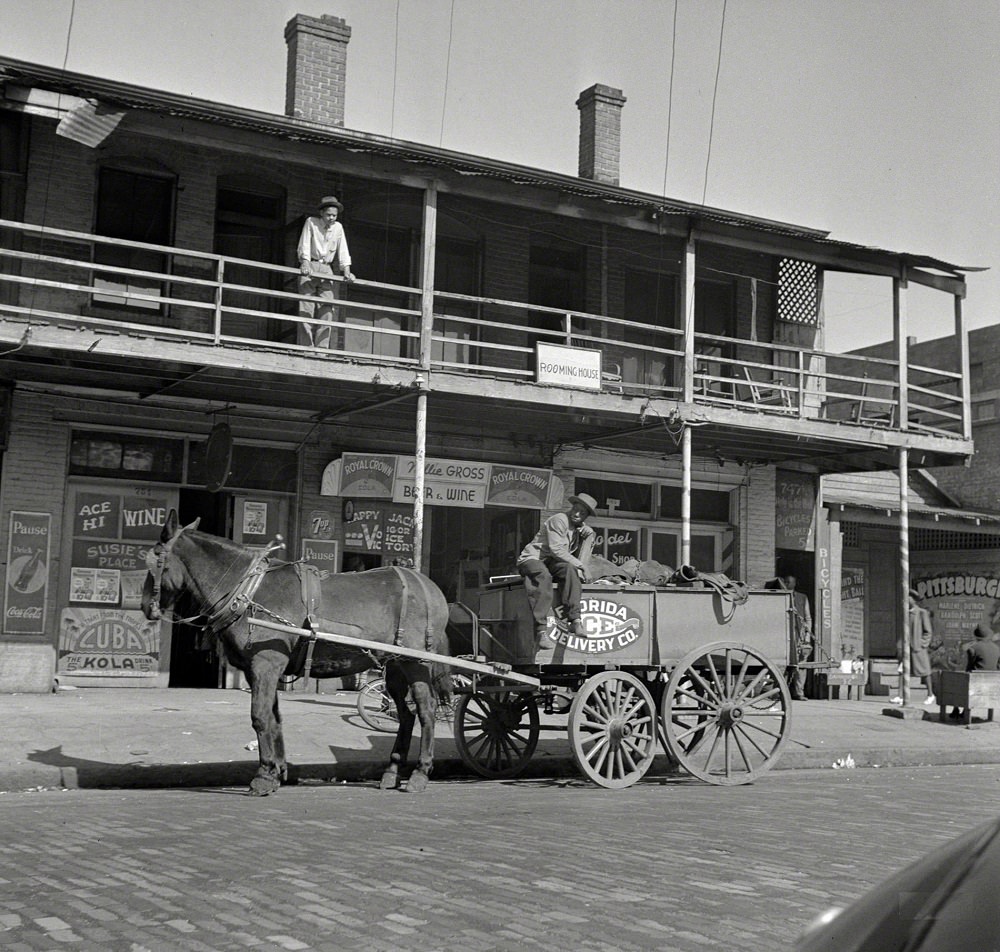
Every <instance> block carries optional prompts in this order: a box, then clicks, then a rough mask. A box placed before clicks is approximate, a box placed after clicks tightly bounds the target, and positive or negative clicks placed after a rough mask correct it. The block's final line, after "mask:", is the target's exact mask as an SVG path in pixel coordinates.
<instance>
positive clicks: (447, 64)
mask: <svg viewBox="0 0 1000 952" xmlns="http://www.w3.org/2000/svg"><path fill="white" fill-rule="evenodd" d="M454 29H455V0H451V12H450V13H449V14H448V53H447V55H446V56H445V60H444V96H443V97H442V99H441V132H440V133H439V135H438V148H439V149H440V148H441V147H442V144H443V143H444V114H445V110H446V109H447V108H448V74H449V73H450V71H451V38H452V35H453V33H454Z"/></svg>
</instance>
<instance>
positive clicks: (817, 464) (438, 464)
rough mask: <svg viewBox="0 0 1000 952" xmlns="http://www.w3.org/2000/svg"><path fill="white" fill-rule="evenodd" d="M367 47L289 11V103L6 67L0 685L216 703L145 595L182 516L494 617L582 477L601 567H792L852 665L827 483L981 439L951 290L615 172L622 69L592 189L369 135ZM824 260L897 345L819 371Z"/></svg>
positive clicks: (585, 175)
mask: <svg viewBox="0 0 1000 952" xmlns="http://www.w3.org/2000/svg"><path fill="white" fill-rule="evenodd" d="M349 39H350V28H349V26H348V25H347V24H345V23H344V22H343V21H342V20H340V19H338V18H336V17H320V18H314V17H307V16H297V17H295V18H293V19H292V21H290V23H289V24H288V27H287V30H286V42H287V46H288V96H287V104H286V115H284V116H278V115H272V114H266V113H261V112H256V111H253V110H247V109H238V108H234V107H231V106H227V105H225V104H221V103H216V102H208V101H204V100H198V99H193V98H191V97H186V96H180V95H176V94H172V93H167V92H162V91H158V90H152V89H145V88H139V87H135V86H129V85H125V84H122V83H117V82H111V81H108V80H105V79H101V78H100V77H94V76H83V75H78V74H73V73H67V72H65V71H62V70H58V69H50V68H46V67H42V66H37V65H34V64H30V63H24V62H19V61H13V60H9V59H0V135H2V138H0V143H2V148H0V381H3V387H4V390H3V397H4V399H3V404H2V412H3V432H4V434H5V452H4V456H3V469H2V482H0V523H2V525H3V526H4V530H5V533H6V539H7V544H6V546H5V547H4V550H3V553H2V558H3V559H4V579H5V585H4V592H5V603H4V616H3V617H4V622H3V631H2V633H0V691H12V690H19V691H24V690H34V691H37V690H48V688H49V686H50V684H51V681H52V678H53V676H56V677H58V678H59V679H60V681H61V682H62V683H76V684H85V685H113V684H127V685H145V684H172V685H188V684H211V685H215V684H216V683H218V678H219V671H218V665H217V659H216V658H215V657H214V654H213V646H212V645H211V644H207V643H202V642H201V641H200V639H199V638H198V636H197V634H196V633H193V632H192V631H191V630H190V629H185V628H184V627H182V626H179V627H178V629H177V630H176V631H171V630H170V628H169V627H168V625H167V624H166V623H163V625H162V627H161V625H160V623H149V622H147V621H146V620H145V619H144V618H143V616H142V615H141V613H140V612H139V611H138V599H139V587H140V586H141V584H142V581H143V578H144V576H145V568H144V562H143V556H144V553H145V551H146V549H148V547H149V545H150V543H151V542H152V541H153V540H155V538H156V537H157V534H158V526H159V524H160V523H161V522H162V518H163V516H164V514H165V512H166V511H167V510H169V509H170V508H172V507H176V508H178V509H179V510H180V514H181V518H182V519H183V520H184V521H186V522H187V521H191V520H193V519H194V518H196V517H199V518H200V519H201V526H202V528H204V529H207V530H208V531H211V532H216V533H217V534H220V535H227V536H230V537H232V538H235V539H237V540H239V541H242V542H244V543H247V544H250V545H264V544H266V543H267V542H268V541H269V540H270V539H272V538H273V537H274V535H276V534H278V533H280V534H282V535H283V536H284V538H285V539H286V540H287V544H288V549H289V557H290V558H299V557H305V558H308V559H310V560H312V561H314V562H317V563H320V564H321V565H323V566H324V567H326V568H328V569H331V570H335V571H336V570H342V569H345V568H355V567H359V566H371V565H376V564H382V563H387V562H391V561H393V560H407V561H412V562H414V563H415V564H416V565H417V566H418V567H420V568H421V569H422V570H423V571H425V572H426V573H427V574H429V575H430V576H431V577H432V578H433V579H434V580H435V581H436V582H438V583H439V584H440V585H441V587H442V588H443V589H444V590H445V592H446V594H448V595H449V597H452V598H461V599H462V600H463V601H468V602H474V600H475V594H476V591H477V590H478V589H479V588H480V587H481V586H482V584H483V582H484V581H485V580H487V579H488V578H489V577H490V576H493V575H501V574H506V573H508V572H510V571H511V569H512V567H513V564H514V560H515V558H516V555H517V552H518V551H519V549H520V547H521V546H522V544H523V542H524V541H525V539H526V538H528V537H529V536H530V535H531V533H532V532H533V531H534V529H535V527H536V526H537V525H538V521H539V519H540V518H541V517H542V516H543V515H544V514H546V513H548V512H550V511H552V510H554V509H558V508H561V506H562V505H563V500H564V498H565V495H566V494H567V493H569V492H573V491H577V492H579V491H586V492H588V493H590V494H591V495H593V496H594V497H595V498H596V499H597V500H598V502H599V513H598V517H597V518H596V519H595V520H594V524H595V525H596V527H597V528H598V529H599V536H600V541H599V547H598V549H599V552H600V554H602V555H604V556H606V557H607V558H609V559H612V560H618V561H620V560H624V559H626V558H630V557H636V558H639V559H655V560H657V561H659V562H661V563H664V564H667V565H671V566H678V565H680V564H685V563H690V564H694V565H695V566H696V567H698V568H700V569H702V570H707V571H724V572H727V573H728V574H730V575H732V576H734V577H739V578H742V579H746V580H747V581H749V582H751V583H755V584H756V583H762V582H763V581H764V580H765V579H768V578H770V577H772V576H773V574H774V572H775V565H776V560H780V561H781V562H782V564H784V565H788V566H793V567H794V569H795V571H796V572H797V574H798V575H799V576H800V578H802V579H803V581H804V583H805V585H806V588H807V590H808V591H809V592H810V593H811V594H812V596H813V600H814V604H815V605H816V608H817V611H816V614H817V616H818V618H819V622H820V631H821V634H822V637H823V639H824V643H825V644H826V645H827V646H828V647H829V646H831V645H832V644H833V625H834V614H833V608H832V606H833V605H835V604H836V603H837V600H838V598H839V587H838V586H839V578H840V552H839V550H838V549H837V548H836V547H832V546H831V544H830V540H829V539H828V538H827V537H826V534H825V533H826V528H825V526H826V524H825V523H824V522H823V521H822V520H817V519H816V518H815V515H816V508H817V505H818V504H819V503H820V499H819V497H818V494H817V486H818V477H819V476H820V475H822V474H828V473H838V472H856V471H872V472H879V471H893V470H895V469H896V468H897V467H899V466H900V465H901V464H902V465H904V466H905V465H906V461H907V460H909V459H910V458H911V457H912V458H913V459H914V463H913V465H919V466H932V465H933V466H949V465H953V464H955V463H960V462H962V461H963V460H965V459H966V458H967V457H968V456H969V455H970V453H971V452H972V442H971V423H970V414H969V398H968V378H967V373H966V367H967V364H968V359H967V352H966V339H967V338H966V333H965V328H964V319H963V316H962V300H963V298H964V296H965V279H964V276H963V271H962V269H961V268H960V267H958V266H955V265H952V264H949V263H947V262H943V261H939V260H937V259H934V258H931V257H928V256H926V255H913V254H908V253H900V252H893V251H888V250H881V249H873V248H870V247H862V246H858V245H854V244H850V243H845V242H839V241H836V240H834V239H832V238H831V237H830V236H829V235H828V234H827V233H826V232H824V231H822V230H818V229H814V228H808V227H803V226H798V225H793V224H789V223H785V222H777V221H770V220H765V219H760V218H756V217H752V216H746V215H742V214H739V213H738V212H733V211H727V210H724V209H718V208H711V207H705V206H701V205H696V204H691V203H684V202H678V201H674V200H671V199H668V198H666V197H664V196H662V195H653V194H648V193H642V192H637V191H634V190H630V189H628V188H627V187H624V186H622V185H621V184H620V183H619V181H618V156H619V143H618V131H619V129H620V123H621V121H623V116H624V115H625V113H624V112H623V110H624V109H625V106H626V102H625V97H624V95H623V94H622V92H621V91H620V90H616V89H611V88H609V87H605V86H600V85H595V86H592V87H590V88H589V89H587V90H584V91H583V92H582V93H581V96H580V98H579V100H578V102H577V104H576V105H577V108H578V109H579V114H580V167H579V174H578V175H576V176H572V175H565V174H561V173H554V172H549V171H545V170H539V169H533V168H527V167H523V166H519V165H516V164H512V163H509V162H500V161H496V160H493V159H490V158H488V157H482V156H473V155H466V154H461V153H456V152H452V151H449V150H444V149H440V148H435V147H432V146H427V145H422V144H418V143H411V142H403V141H399V140H395V139H390V138H386V137H384V136H379V135H373V134H367V133H360V132H356V131H352V130H348V129H345V128H344V127H343V116H344V111H343V104H344V95H345V92H346V90H347V88H348V85H349V84H348V83H347V80H346V77H347V71H346V65H347V46H348V42H349ZM567 107H568V108H572V104H567ZM329 194H333V195H336V196H338V197H339V199H340V200H341V201H342V202H343V205H344V212H343V216H342V220H343V222H344V224H345V227H346V231H347V235H348V239H349V244H350V249H351V253H352V257H353V259H354V265H353V270H354V272H355V274H356V275H357V276H358V278H359V280H358V281H357V282H355V283H354V284H352V285H350V286H349V287H346V288H344V289H343V294H342V298H341V301H340V303H339V305H338V310H337V314H336V319H335V322H334V325H333V327H334V334H333V339H332V342H331V345H330V347H329V348H318V347H314V346H311V345H302V344H299V343H298V342H297V333H296V332H297V329H298V327H299V325H300V324H301V322H302V321H303V320H305V318H303V317H301V316H300V314H301V311H300V306H301V305H302V303H303V301H302V298H301V296H300V295H299V294H298V291H297V283H296V278H297V275H298V267H297V261H296V254H295V246H296V241H297V239H298V236H299V232H300V229H301V226H302V222H303V220H304V217H305V216H307V215H310V214H314V213H315V210H316V204H317V200H318V199H319V197H320V196H323V195H329ZM831 271H846V272H854V273H862V274H869V275H876V276H878V277H880V278H881V279H883V280H885V281H886V282H889V283H891V285H892V287H893V293H894V295H895V298H894V299H895V301H896V304H897V307H896V345H895V347H894V350H893V353H892V354H891V356H889V357H888V358H884V359H881V358H880V359H878V360H876V359H874V358H870V357H846V356H842V355H841V356H839V357H837V360H836V363H834V362H833V361H832V355H830V354H828V353H827V352H826V351H825V350H824V339H825V333H826V316H825V314H824V311H823V306H822V300H823V295H822V291H823V281H824V276H825V274H826V273H828V272H831ZM911 283H916V284H920V285H923V286H926V287H930V288H933V289H936V290H937V291H939V292H940V293H941V294H943V295H946V296H948V297H950V298H952V299H953V301H954V315H955V319H954V322H953V324H952V325H951V326H950V327H948V328H944V329H942V332H943V333H948V334H949V335H950V336H949V338H948V340H949V346H950V349H951V364H950V369H948V370H946V371H942V372H937V371H936V372H935V373H934V374H933V375H930V374H928V372H927V371H926V370H925V369H922V368H921V367H920V366H919V365H917V364H915V363H914V362H913V361H911V360H910V358H909V355H908V352H907V333H906V291H907V287H908V286H909V285H910V284H911ZM871 377H878V378H879V380H880V383H881V385H882V387H883V392H882V394H881V396H880V397H879V398H878V399H880V400H881V401H882V406H883V407H884V408H891V409H892V419H891V420H889V421H888V422H886V421H875V420H873V419H871V418H870V417H869V416H867V415H866V414H865V413H863V412H861V411H862V410H863V409H864V407H865V406H866V405H867V404H869V403H870V397H871V394H870V393H869V383H868V381H869V379H870V378H871ZM915 405H920V407H921V409H920V410H919V413H912V412H911V410H912V408H913V407H914V406H915Z"/></svg>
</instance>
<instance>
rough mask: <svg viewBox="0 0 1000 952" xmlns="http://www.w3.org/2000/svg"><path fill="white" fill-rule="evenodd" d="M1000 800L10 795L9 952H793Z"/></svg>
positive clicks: (881, 790) (948, 792)
mask: <svg viewBox="0 0 1000 952" xmlns="http://www.w3.org/2000/svg"><path fill="white" fill-rule="evenodd" d="M998 783H1000V767H997V766H992V765H991V766H978V767H948V768H928V767H925V768H891V769H880V770H845V771H837V772H834V771H818V770H796V771H773V772H771V773H769V774H767V775H766V776H765V777H764V778H762V779H761V780H760V781H758V782H757V783H755V784H752V785H749V786H745V787H728V788H726V787H713V786H708V785H706V784H702V783H699V782H697V781H694V780H692V779H690V778H668V779H664V780H660V781H645V782H643V783H641V784H638V785H636V786H635V787H632V788H630V789H628V790H621V791H606V790H601V789H598V788H596V787H593V786H591V785H589V784H586V783H584V782H583V781H580V780H559V781H554V780H542V781H510V782H492V783H486V782H463V781H453V782H447V783H437V784H434V785H432V786H431V788H429V790H428V792H427V793H425V794H423V795H421V796H412V795H407V794H405V793H399V792H388V793H381V792H380V791H378V790H377V789H375V787H374V785H373V784H367V785H366V784H321V783H310V784H304V785H301V786H298V787H294V788H287V789H285V790H282V791H281V792H280V793H279V794H278V795H277V796H275V797H271V798H267V799H254V798H250V797H247V796H245V795H244V794H243V793H242V791H239V790H233V789H227V788H218V789H186V790H131V791H80V790H76V791H62V792H56V791H50V792H44V793H26V794H5V795H3V796H0V821H2V822H3V826H4V829H5V831H6V832H5V836H4V839H3V842H2V843H0V883H2V886H3V888H2V889H0V947H2V948H3V949H4V950H5V952H29V950H30V952H35V950H51V949H55V948H66V947H70V948H76V949H81V950H91V949H93V950H102V952H105V950H119V949H121V950H126V949H127V950H130V952H154V950H155V952H175V950H176V952H197V950H204V952H230V950H244V949H265V950H268V952H270V950H275V949H289V950H319V952H334V950H337V952H352V950H366V952H379V950H385V952H389V950H427V952H433V950H439V949H440V950H445V949H447V950H449V952H450V950H454V949H462V950H472V952H474V950H482V952H490V950H519V952H522V950H531V949H546V950H548V949H552V948H564V949H581V950H597V949H603V950H608V949H611V950H622V952H630V950H645V949H654V948H655V949H658V950H661V952H706V950H719V952H750V950H753V952H760V950H762V949H766V950H768V952H783V950H786V949H789V948H790V947H791V944H792V942H793V940H794V937H795V936H796V935H797V934H798V933H799V932H800V931H801V929H802V928H803V927H804V925H805V924H806V923H807V922H808V921H809V920H810V919H811V918H812V916H813V915H814V914H815V913H817V912H819V911H821V910H823V909H825V908H826V907H828V906H829V905H832V904H838V903H841V904H842V903H846V902H847V901H849V900H851V899H853V898H855V897H857V896H858V895H860V894H861V893H862V892H863V891H864V890H865V889H867V888H868V887H869V886H871V885H873V884H874V883H876V882H877V881H879V880H880V879H882V878H883V877H884V876H886V875H887V874H889V873H890V872H892V871H894V870H896V869H898V868H901V867H902V866H904V865H906V864H908V863H909V862H911V861H913V860H915V859H917V858H919V857H920V856H922V855H923V854H924V853H926V852H927V851H929V850H931V849H933V848H934V846H935V845H939V844H942V843H944V842H946V841H947V840H949V839H951V838H952V837H953V836H955V835H957V834H958V833H960V832H964V831H965V830H966V829H968V828H969V827H970V826H972V825H975V823H976V822H978V819H976V818H970V816H969V810H968V805H969V804H980V803H989V802H992V800H993V799H994V798H995V795H996V789H997V785H998Z"/></svg>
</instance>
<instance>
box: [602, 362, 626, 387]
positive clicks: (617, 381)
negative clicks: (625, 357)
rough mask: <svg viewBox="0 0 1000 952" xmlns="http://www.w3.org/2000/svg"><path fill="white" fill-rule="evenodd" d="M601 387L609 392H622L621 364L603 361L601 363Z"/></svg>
mask: <svg viewBox="0 0 1000 952" xmlns="http://www.w3.org/2000/svg"><path fill="white" fill-rule="evenodd" d="M601 389H602V390H607V391H608V392H609V393H622V392H623V387H622V368H621V364H616V363H612V362H611V361H607V360H605V361H603V363H602V364H601Z"/></svg>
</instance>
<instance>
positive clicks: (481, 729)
mask: <svg viewBox="0 0 1000 952" xmlns="http://www.w3.org/2000/svg"><path fill="white" fill-rule="evenodd" d="M582 609H583V611H582V621H583V625H584V627H585V629H586V632H587V635H586V637H579V636H577V635H574V634H573V633H572V631H571V629H570V628H569V626H564V625H562V624H559V623H558V621H557V620H555V619H553V623H552V624H551V625H550V626H549V630H548V632H547V634H546V637H545V639H544V643H543V646H542V650H541V651H540V652H538V653H536V652H535V640H534V621H533V619H532V616H531V611H530V608H529V606H528V603H527V598H526V596H525V592H524V587H523V585H522V583H521V581H520V579H509V580H505V581H500V582H498V583H496V584H491V585H489V586H488V587H487V588H486V589H485V591H484V592H483V593H482V596H481V598H480V601H479V606H478V611H477V612H473V611H472V610H470V609H468V608H466V607H465V606H462V605H456V606H453V607H452V615H453V625H452V627H453V633H452V640H453V646H452V647H453V650H456V647H457V648H458V651H459V652H462V651H468V652H469V653H470V654H472V655H473V656H474V657H479V658H483V659H485V660H487V661H489V662H493V663H499V664H504V665H510V666H511V669H512V671H514V672H522V673H524V674H528V675H531V676H533V677H536V678H537V679H538V682H539V686H538V687H537V688H535V687H531V686H526V685H517V684H513V685H511V684H506V683H501V682H498V681H492V680H491V679H490V678H488V677H486V678H479V677H477V678H476V679H474V683H473V686H472V687H471V688H468V689H466V690H465V691H464V692H463V693H462V696H461V698H460V699H459V702H458V704H457V707H456V711H455V740H456V743H457V746H458V750H459V753H460V755H461V757H462V759H463V761H464V762H465V763H466V765H467V766H468V767H470V768H471V769H472V770H473V771H475V772H476V773H477V774H479V775H480V776H483V777H489V778H504V777H515V776H517V775H518V774H519V773H521V772H522V771H523V770H524V769H525V767H526V766H527V764H528V762H529V761H530V759H531V757H532V755H533V753H534V751H535V748H536V746H537V743H538V739H539V734H540V731H541V730H542V729H543V727H542V725H541V718H540V713H541V714H544V715H546V721H547V722H548V723H547V726H546V728H545V729H549V727H551V726H552V725H551V721H553V720H556V721H559V719H560V718H561V717H562V716H565V718H566V724H565V729H566V730H567V732H568V735H569V742H570V746H571V749H572V754H573V758H574V760H575V761H576V763H577V765H578V766H579V768H580V770H581V771H582V772H583V774H584V775H585V776H586V777H588V778H589V779H590V780H592V781H593V782H595V783H597V784H599V785H601V786H603V787H611V788H617V787H627V786H630V785H631V784H633V783H636V782H637V781H638V780H640V779H641V778H642V777H643V776H644V775H645V774H646V772H647V771H648V770H649V768H650V766H651V765H652V762H653V758H654V755H655V754H656V752H657V743H658V740H660V739H662V742H663V744H664V746H665V748H666V750H667V752H668V754H669V756H670V757H671V758H672V759H673V760H674V761H675V762H676V763H678V764H679V765H680V766H681V767H683V768H684V769H685V770H687V771H688V772H690V773H691V774H693V775H694V776H695V777H698V778H700V779H702V780H704V781H706V782H709V783H713V784H725V785H732V784H742V783H749V782H750V781H752V780H754V779H755V778H756V777H758V776H759V775H760V774H761V773H762V772H764V771H766V770H767V769H769V768H770V767H771V766H772V765H773V764H774V763H775V761H776V760H777V759H778V757H779V755H780V753H781V750H782V748H783V746H784V744H785V742H786V740H787V739H788V735H789V731H790V717H791V697H790V694H789V691H788V687H787V684H786V683H785V677H784V672H785V668H786V666H787V664H788V662H789V652H790V644H791V618H792V602H791V596H790V594H789V593H788V592H784V591H764V590H761V591H750V592H745V591H744V592H743V593H742V595H741V596H740V597H736V598H734V597H731V596H730V594H729V593H728V592H727V591H726V590H724V589H720V588H719V587H718V586H715V587H713V586H710V585H706V584H704V583H699V582H695V583H693V584H691V585H665V586H654V585H643V584H629V585H619V584H613V585H608V584H603V583H591V584H586V585H584V589H583V602H582ZM463 616H464V617H463ZM456 631H458V632H461V633H462V635H463V637H462V639H461V640H464V641H465V642H466V644H464V645H459V646H456V645H455V644H454V641H455V632H456ZM554 729H559V730H561V729H563V725H562V724H561V723H557V724H556V725H555V728H554Z"/></svg>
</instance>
